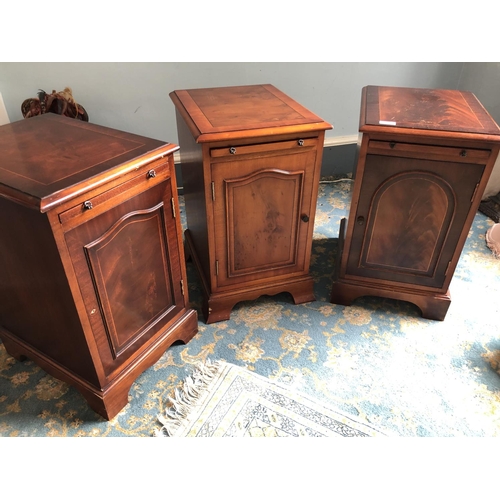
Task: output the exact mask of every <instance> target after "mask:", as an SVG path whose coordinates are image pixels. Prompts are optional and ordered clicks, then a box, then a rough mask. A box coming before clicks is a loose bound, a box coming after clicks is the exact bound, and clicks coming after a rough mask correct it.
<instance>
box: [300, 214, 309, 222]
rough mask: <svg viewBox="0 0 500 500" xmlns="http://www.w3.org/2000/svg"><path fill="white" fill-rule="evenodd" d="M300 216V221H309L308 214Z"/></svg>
mask: <svg viewBox="0 0 500 500" xmlns="http://www.w3.org/2000/svg"><path fill="white" fill-rule="evenodd" d="M300 218H301V219H302V222H309V216H308V215H306V214H302V215H301V216H300Z"/></svg>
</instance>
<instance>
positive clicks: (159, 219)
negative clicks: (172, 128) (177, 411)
mask: <svg viewBox="0 0 500 500" xmlns="http://www.w3.org/2000/svg"><path fill="white" fill-rule="evenodd" d="M171 195H172V193H171V187H170V180H167V181H165V182H163V183H161V184H159V185H157V186H155V187H153V188H151V189H149V190H147V191H145V192H143V193H141V194H139V195H137V196H134V197H132V198H131V199H129V200H127V201H125V202H123V203H122V204H121V205H119V206H117V207H115V208H114V209H112V210H110V211H108V212H106V213H104V214H101V215H99V216H97V217H95V218H94V219H91V220H90V221H88V222H86V223H84V224H81V225H80V226H78V227H76V228H75V229H72V230H70V231H69V232H68V233H66V236H65V237H66V242H67V245H68V248H69V250H70V254H71V257H72V260H73V264H74V268H75V271H76V274H77V277H78V281H79V285H80V289H81V292H82V297H83V300H84V302H85V305H86V308H87V313H88V318H89V320H90V323H91V326H92V330H93V333H94V336H95V339H96V341H97V343H98V346H99V352H100V354H101V358H102V360H103V364H104V366H105V370H106V371H107V373H108V374H109V373H111V372H112V371H113V370H114V369H116V368H117V367H119V365H120V363H121V362H122V361H123V360H124V359H128V358H129V357H130V356H131V355H132V354H133V352H135V351H136V350H137V349H138V348H139V347H140V346H141V345H143V344H144V343H145V342H146V341H148V340H149V339H150V338H152V337H153V336H154V335H155V334H157V333H159V332H162V331H164V329H165V327H166V325H167V324H168V323H169V321H171V320H172V319H173V318H174V316H175V315H176V314H178V313H179V312H180V310H181V309H183V308H184V307H185V304H184V298H183V295H182V290H181V287H182V285H181V280H182V276H181V271H180V266H179V247H178V240H177V233H176V227H175V219H174V218H173V215H172V208H171V201H170V200H171Z"/></svg>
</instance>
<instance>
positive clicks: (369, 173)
mask: <svg viewBox="0 0 500 500" xmlns="http://www.w3.org/2000/svg"><path fill="white" fill-rule="evenodd" d="M360 132H361V133H362V135H361V141H360V147H359V151H358V160H357V165H356V176H355V183H354V187H353V192H352V200H351V208H350V213H349V218H348V221H347V224H346V223H344V224H343V225H342V228H341V234H340V245H341V251H340V259H339V263H338V266H337V269H336V273H335V276H334V280H333V284H332V293H331V301H332V302H334V303H339V304H344V305H349V304H351V303H352V301H353V300H355V299H356V298H357V297H360V296H363V295H376V296H377V295H378V296H382V297H389V298H394V299H400V300H406V301H409V302H413V303H415V304H416V305H417V306H418V307H419V308H420V309H421V311H422V314H423V316H424V317H427V318H431V319H438V320H443V319H444V318H445V316H446V313H447V310H448V307H449V305H450V301H451V298H450V293H449V290H448V288H449V285H450V282H451V279H452V277H453V273H454V270H455V267H456V265H457V262H458V259H459V257H460V254H461V251H462V248H463V245H464V243H465V239H466V237H467V233H468V231H469V228H470V226H471V224H472V220H473V218H474V215H475V213H476V211H477V208H478V206H479V203H480V201H481V196H482V193H483V191H484V188H485V186H486V183H487V181H488V178H489V176H490V173H491V170H492V168H493V165H494V163H495V160H496V158H497V156H498V152H499V144H500V129H499V128H498V126H497V125H496V123H495V122H494V121H493V119H492V118H491V117H490V116H489V115H488V113H487V112H486V110H485V109H484V108H483V107H482V105H481V104H480V103H479V101H478V100H477V99H476V97H475V96H474V95H473V94H471V93H469V92H461V91H454V90H433V89H411V88H397V87H375V86H369V87H365V88H364V89H363V92H362V100H361V115H360Z"/></svg>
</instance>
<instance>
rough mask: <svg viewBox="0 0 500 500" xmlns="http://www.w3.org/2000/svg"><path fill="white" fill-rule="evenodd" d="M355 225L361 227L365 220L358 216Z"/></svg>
mask: <svg viewBox="0 0 500 500" xmlns="http://www.w3.org/2000/svg"><path fill="white" fill-rule="evenodd" d="M356 221H357V223H358V224H359V225H360V226H362V225H363V224H364V223H365V218H364V217H363V216H362V215H360V216H359V217H358V218H357V219H356Z"/></svg>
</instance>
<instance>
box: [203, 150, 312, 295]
mask: <svg viewBox="0 0 500 500" xmlns="http://www.w3.org/2000/svg"><path fill="white" fill-rule="evenodd" d="M314 160H315V151H314V150H309V151H306V152H304V153H294V154H284V155H279V156H272V157H267V158H256V159H248V160H239V161H234V162H224V163H214V164H212V174H213V178H214V186H215V201H214V214H215V227H216V228H219V229H218V230H216V259H217V268H218V269H217V272H218V274H217V284H218V286H230V285H240V286H241V284H242V283H246V282H250V281H255V280H261V279H264V280H265V279H271V278H274V277H277V276H280V277H282V276H285V275H293V274H294V273H298V274H300V273H303V272H305V270H306V269H307V263H306V254H307V252H306V245H307V233H308V229H309V224H313V223H314V220H313V219H314V217H313V213H312V212H311V210H312V209H311V206H310V205H311V194H312V178H313V174H312V172H311V167H310V166H311V165H314ZM311 215H312V216H311ZM310 218H311V220H309V219H310Z"/></svg>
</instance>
